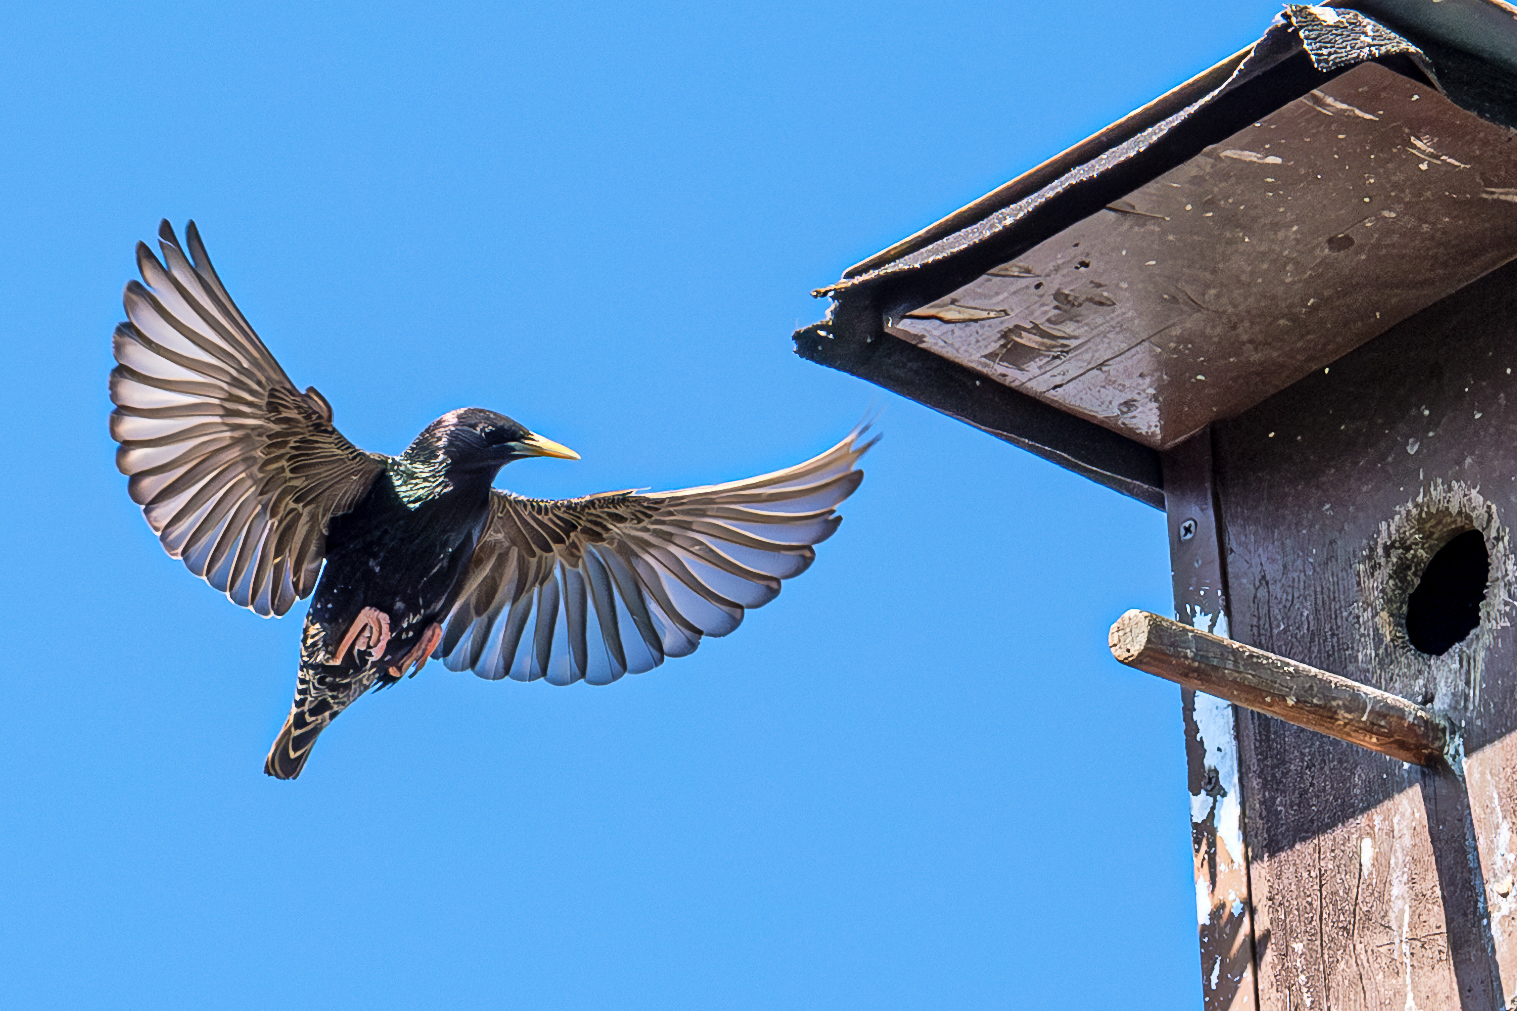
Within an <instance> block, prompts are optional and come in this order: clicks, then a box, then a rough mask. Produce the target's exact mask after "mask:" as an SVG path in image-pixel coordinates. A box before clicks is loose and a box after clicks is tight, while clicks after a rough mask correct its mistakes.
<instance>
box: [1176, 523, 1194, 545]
mask: <svg viewBox="0 0 1517 1011" xmlns="http://www.w3.org/2000/svg"><path fill="white" fill-rule="evenodd" d="M1194 536H1196V521H1195V520H1185V521H1184V522H1183V523H1181V524H1180V540H1182V541H1188V540H1190V539H1191V538H1192V537H1194Z"/></svg>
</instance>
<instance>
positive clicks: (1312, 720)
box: [1108, 610, 1449, 765]
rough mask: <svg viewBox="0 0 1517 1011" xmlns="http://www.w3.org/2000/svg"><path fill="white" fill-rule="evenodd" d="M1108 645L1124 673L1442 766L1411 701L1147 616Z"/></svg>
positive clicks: (1130, 616)
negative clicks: (1129, 670)
mask: <svg viewBox="0 0 1517 1011" xmlns="http://www.w3.org/2000/svg"><path fill="white" fill-rule="evenodd" d="M1108 641H1109V643H1110V646H1111V654H1112V656H1114V657H1116V658H1117V660H1118V661H1120V662H1121V663H1125V664H1127V665H1128V666H1129V667H1136V668H1137V669H1139V670H1142V671H1146V672H1148V673H1149V674H1154V675H1156V676H1158V677H1161V678H1165V679H1167V680H1169V681H1173V682H1175V683H1176V684H1179V685H1183V686H1184V687H1186V688H1193V689H1195V690H1196V691H1203V692H1206V693H1207V694H1208V695H1215V696H1217V697H1218V698H1223V699H1226V700H1227V701H1229V702H1232V703H1234V704H1236V705H1240V706H1244V707H1246V708H1248V709H1252V710H1254V711H1255V712H1259V713H1266V714H1268V715H1270V716H1274V717H1277V718H1279V719H1282V720H1285V721H1286V722H1287V723H1294V724H1295V725H1296V726H1298V727H1305V728H1307V729H1308V730H1315V731H1316V732H1317V733H1319V734H1327V735H1328V736H1330V737H1336V738H1338V739H1339V740H1341V741H1348V742H1349V743H1350V744H1357V745H1359V746H1360V747H1361V748H1368V749H1369V750H1370V751H1378V752H1380V753H1381V754H1382V755H1390V756H1391V757H1392V758H1399V759H1401V761H1403V762H1411V763H1413V764H1416V765H1426V764H1428V763H1430V762H1434V761H1438V760H1441V759H1442V758H1443V752H1444V748H1445V747H1446V746H1447V745H1448V742H1449V735H1448V730H1447V728H1446V727H1445V726H1444V724H1443V721H1442V720H1440V719H1439V718H1438V717H1436V716H1434V715H1433V714H1432V713H1431V712H1430V711H1428V710H1427V709H1424V708H1423V707H1422V706H1419V705H1417V704H1415V703H1413V702H1408V701H1407V700H1406V699H1403V698H1401V697H1399V696H1396V695H1392V694H1390V693H1389V692H1382V691H1380V690H1378V689H1376V688H1370V687H1368V686H1366V685H1361V684H1359V683H1358V682H1355V681H1350V680H1349V679H1348V678H1345V677H1339V676H1338V675H1337V674H1331V673H1329V672H1327V671H1323V670H1318V669H1317V668H1315V667H1309V666H1307V665H1306V664H1304V663H1297V662H1296V661H1294V660H1291V659H1288V658H1286V657H1283V656H1276V655H1275V654H1273V653H1266V652H1265V651H1264V650H1262V649H1255V648H1253V647H1252V646H1245V645H1243V644H1242V643H1237V642H1233V641H1232V640H1230V639H1224V638H1222V637H1221V636H1216V635H1209V634H1207V633H1206V632H1200V631H1197V630H1196V629H1193V628H1187V627H1186V626H1184V625H1181V624H1180V623H1179V622H1177V621H1174V620H1172V619H1170V618H1165V617H1162V616H1161V615H1157V614H1151V613H1149V612H1148V611H1138V610H1132V611H1128V612H1127V613H1126V614H1124V615H1122V617H1120V618H1118V619H1117V621H1116V623H1115V624H1114V625H1112V626H1111V633H1110V636H1109V640H1108Z"/></svg>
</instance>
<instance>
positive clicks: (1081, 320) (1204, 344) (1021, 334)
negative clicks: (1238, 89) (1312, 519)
mask: <svg viewBox="0 0 1517 1011" xmlns="http://www.w3.org/2000/svg"><path fill="white" fill-rule="evenodd" d="M1514 256H1517V138H1514V135H1513V134H1512V133H1511V132H1510V131H1508V130H1505V129H1503V128H1501V127H1498V126H1496V125H1494V124H1491V123H1488V122H1486V121H1484V120H1482V119H1479V118H1478V117H1476V116H1474V115H1472V114H1470V113H1468V112H1465V111H1464V110H1462V109H1460V108H1459V107H1457V106H1455V105H1454V104H1453V103H1451V102H1449V101H1448V100H1447V99H1446V98H1444V97H1443V96H1442V95H1440V94H1439V93H1438V91H1437V90H1436V89H1434V88H1432V87H1430V86H1428V85H1427V84H1425V83H1421V82H1418V81H1414V80H1411V79H1409V78H1407V77H1403V76H1401V75H1399V74H1397V73H1395V72H1393V71H1390V70H1387V69H1385V68H1384V67H1381V66H1379V65H1377V64H1373V63H1366V64H1361V65H1360V66H1357V67H1355V68H1353V69H1351V70H1348V71H1346V72H1345V73H1343V74H1341V75H1339V76H1338V77H1335V78H1333V79H1332V80H1330V81H1328V82H1327V83H1325V84H1323V85H1322V86H1321V87H1320V88H1319V89H1317V90H1315V91H1313V92H1311V93H1310V94H1308V95H1305V96H1303V97H1302V98H1299V99H1297V100H1295V101H1292V102H1289V103H1288V104H1286V105H1285V106H1283V107H1281V108H1280V109H1278V110H1276V111H1275V112H1273V113H1271V114H1270V115H1269V116H1267V117H1265V118H1264V119H1263V120H1261V121H1260V122H1257V123H1254V124H1252V125H1250V126H1248V127H1246V128H1244V129H1243V130H1241V131H1239V132H1237V133H1235V134H1233V135H1232V136H1230V137H1228V138H1227V139H1226V140H1225V141H1223V142H1221V143H1218V144H1214V145H1212V146H1211V147H1208V148H1207V149H1205V150H1204V151H1203V152H1202V153H1201V154H1199V155H1197V156H1196V157H1194V158H1192V159H1190V160H1189V161H1187V162H1185V163H1184V164H1182V165H1180V166H1178V167H1176V168H1174V169H1172V170H1170V171H1168V172H1166V173H1164V174H1163V175H1161V176H1159V177H1158V178H1156V179H1154V180H1153V181H1151V182H1149V183H1147V184H1145V185H1143V186H1140V187H1139V188H1138V189H1136V190H1134V191H1132V192H1131V193H1129V194H1128V196H1127V197H1126V198H1125V199H1123V200H1119V201H1116V202H1114V203H1112V204H1110V205H1109V206H1108V207H1107V209H1106V210H1104V211H1102V212H1099V213H1098V214H1096V215H1094V216H1092V217H1089V218H1086V219H1084V220H1083V221H1080V222H1079V223H1077V224H1075V225H1073V226H1072V227H1069V228H1067V229H1065V230H1063V231H1062V232H1060V233H1058V234H1057V235H1055V236H1053V237H1052V238H1049V239H1047V240H1046V241H1043V242H1041V243H1039V244H1038V245H1036V246H1034V247H1033V248H1032V249H1030V250H1028V251H1027V252H1026V253H1024V254H1022V255H1020V256H1018V257H1017V258H1016V259H1015V260H1013V261H1010V262H1007V263H1004V264H1002V265H1000V266H998V267H996V268H994V269H992V270H990V271H989V272H988V273H986V274H984V275H982V276H981V277H979V278H977V279H976V280H974V281H972V282H970V283H969V284H967V285H964V286H963V287H961V288H959V289H958V290H956V291H954V292H951V293H950V294H948V295H946V296H945V297H943V298H940V299H938V300H937V301H935V302H933V303H931V304H929V305H925V306H922V307H920V308H918V309H915V310H913V311H911V312H908V313H906V314H904V315H902V316H900V317H899V318H892V319H887V320H886V321H885V329H886V330H887V331H888V332H889V333H891V334H893V335H895V336H896V337H899V338H901V339H902V340H906V341H908V342H910V343H913V344H916V345H918V346H920V347H923V348H926V349H928V350H931V351H933V352H935V353H936V354H939V355H942V356H944V357H946V358H949V359H951V360H953V361H956V362H958V363H960V364H962V365H965V366H968V367H969V368H971V369H974V370H975V371H977V372H979V373H982V374H984V375H986V376H990V377H992V378H994V379H995V380H997V381H999V382H1001V383H1004V384H1006V385H1008V386H1011V387H1013V388H1015V389H1018V390H1021V391H1022V392H1025V393H1029V394H1031V395H1033V396H1035V397H1037V398H1039V399H1041V400H1043V401H1045V402H1047V403H1050V404H1053V405H1054V406H1057V407H1059V408H1061V409H1063V410H1066V411H1069V412H1071V413H1073V414H1077V415H1079V416H1081V417H1084V418H1088V419H1089V420H1091V421H1094V422H1097V423H1098V424H1101V425H1104V426H1106V427H1108V428H1111V429H1113V430H1115V431H1117V432H1120V433H1122V434H1124V435H1127V436H1129V437H1131V438H1133V439H1135V440H1137V441H1139V442H1141V443H1143V444H1145V445H1148V446H1150V447H1153V448H1156V449H1167V448H1169V447H1172V446H1174V445H1176V444H1177V443H1179V442H1181V441H1183V440H1184V439H1185V438H1187V437H1189V436H1190V435H1192V434H1194V433H1195V432H1196V431H1198V430H1200V429H1201V428H1202V427H1204V426H1205V425H1207V424H1210V423H1212V422H1213V421H1215V420H1217V419H1220V418H1226V417H1231V416H1233V415H1236V414H1238V413H1239V412H1241V411H1243V410H1245V409H1247V408H1248V407H1251V406H1253V405H1254V404H1257V403H1258V402H1259V401H1261V400H1263V399H1264V398H1265V397H1267V396H1269V395H1270V394H1273V393H1275V392H1277V391H1279V390H1281V389H1284V388H1285V387H1287V386H1289V385H1290V384H1291V383H1293V382H1295V381H1297V380H1298V379H1301V378H1302V377H1303V376H1305V375H1307V374H1309V373H1310V372H1312V371H1313V370H1316V369H1321V368H1322V367H1323V366H1324V365H1326V364H1328V363H1330V362H1332V361H1334V360H1335V359H1337V358H1339V357H1341V356H1342V355H1343V354H1345V353H1347V352H1348V351H1350V350H1352V349H1353V348H1355V347H1357V346H1359V345H1360V344H1362V343H1364V342H1365V341H1366V340H1369V339H1370V338H1371V337H1374V336H1375V335H1377V334H1379V333H1381V332H1383V331H1385V330H1386V329H1387V328H1389V327H1390V326H1392V325H1393V324H1395V323H1397V322H1399V321H1401V320H1403V319H1405V318H1406V317H1408V316H1409V315H1411V314H1412V313H1414V312H1417V311H1418V310H1420V309H1422V308H1423V307H1425V306H1427V305H1429V304H1431V303H1433V302H1435V301H1437V300H1438V299H1440V298H1442V297H1444V296H1445V295H1448V294H1449V293H1451V292H1453V291H1456V290H1457V289H1459V288H1461V287H1462V286H1464V285H1465V284H1467V283H1469V282H1470V281H1472V280H1474V279H1475V278H1478V277H1480V276H1482V275H1483V274H1485V273H1487V272H1489V271H1491V270H1493V269H1495V268H1496V267H1498V266H1500V265H1501V264H1503V263H1505V262H1507V261H1508V260H1510V259H1512V258H1513V257H1514Z"/></svg>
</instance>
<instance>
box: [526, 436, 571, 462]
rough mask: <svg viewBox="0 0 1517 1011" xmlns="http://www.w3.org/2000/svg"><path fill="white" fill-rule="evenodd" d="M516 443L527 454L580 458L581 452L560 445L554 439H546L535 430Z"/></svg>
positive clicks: (563, 458)
mask: <svg viewBox="0 0 1517 1011" xmlns="http://www.w3.org/2000/svg"><path fill="white" fill-rule="evenodd" d="M516 445H518V446H520V447H521V448H522V449H523V450H525V451H526V455H527V456H551V457H556V458H557V459H559V460H578V459H579V454H578V453H576V452H574V450H572V449H570V448H569V447H568V446H560V445H559V444H558V443H556V442H554V441H553V440H552V439H544V438H543V437H542V436H540V435H538V434H537V433H535V432H534V433H532V434H531V435H529V436H527V437H526V438H525V439H522V440H521V441H519V442H518V443H516Z"/></svg>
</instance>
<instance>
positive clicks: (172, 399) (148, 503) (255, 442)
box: [111, 221, 384, 615]
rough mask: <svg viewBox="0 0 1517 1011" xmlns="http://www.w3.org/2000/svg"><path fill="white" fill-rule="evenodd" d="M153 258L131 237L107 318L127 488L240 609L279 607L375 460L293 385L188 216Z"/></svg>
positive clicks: (175, 548) (115, 423)
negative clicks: (133, 252) (133, 272)
mask: <svg viewBox="0 0 1517 1011" xmlns="http://www.w3.org/2000/svg"><path fill="white" fill-rule="evenodd" d="M158 237H159V246H160V248H161V249H162V251H163V261H162V262H160V261H159V260H158V258H157V257H156V256H154V255H153V252H152V250H150V249H149V248H148V247H147V245H146V244H143V243H139V244H138V246H137V265H138V268H139V269H140V270H141V272H142V280H143V282H144V283H143V284H139V283H138V282H136V281H132V282H131V283H129V284H128V285H127V286H126V294H125V296H124V301H125V304H126V314H127V319H128V322H125V323H122V324H121V325H120V326H118V327H117V328H116V334H115V342H114V344H115V352H116V360H117V361H118V362H120V364H119V365H118V366H117V367H116V368H115V369H114V370H113V371H112V372H111V400H112V401H113V402H114V403H115V404H116V410H115V411H113V412H112V413H111V435H112V436H113V437H114V438H115V439H116V440H117V441H118V442H120V443H121V448H120V449H119V450H118V451H117V453H116V463H117V466H118V467H120V469H121V472H122V473H124V474H126V475H127V476H128V477H129V478H130V481H129V482H128V489H129V491H130V493H131V496H132V500H133V501H135V502H137V503H138V504H140V505H141V506H142V512H143V515H145V516H146V517H147V521H148V524H149V525H150V526H152V528H153V531H154V533H156V534H158V536H159V539H160V540H161V541H162V542H163V546H164V548H165V549H166V550H167V551H168V553H169V554H170V555H172V556H174V557H175V558H179V559H182V560H183V561H184V563H185V565H186V566H188V567H189V569H190V571H191V572H193V573H195V575H197V576H201V577H203V578H204V579H205V580H206V581H207V582H209V583H210V584H211V585H212V586H214V587H215V588H216V589H218V590H223V591H225V592H226V594H227V595H228V596H229V597H231V599H232V600H233V601H234V602H236V603H238V604H241V605H242V606H244V607H250V608H252V609H253V610H254V611H257V612H258V613H259V614H262V615H271V614H283V613H284V612H285V611H287V610H289V608H290V606H291V605H292V604H293V603H294V602H295V601H296V600H297V599H298V598H300V597H304V596H306V595H307V594H309V593H310V592H311V591H312V590H313V589H314V588H315V586H316V578H317V576H318V575H319V573H320V570H321V562H322V558H323V556H324V554H325V550H326V529H327V523H328V521H329V520H330V519H331V517H333V516H334V515H337V514H338V513H342V512H345V511H346V510H348V509H350V508H352V507H353V505H354V504H356V503H357V501H358V500H359V499H360V498H361V497H362V496H363V495H364V493H365V492H366V491H367V490H368V488H369V486H370V485H371V484H372V483H373V481H374V478H375V476H376V475H378V474H379V473H380V472H381V471H383V470H384V462H383V460H384V458H383V457H378V456H374V455H371V454H367V453H364V452H362V451H360V450H358V449H357V448H356V447H354V446H353V444H352V443H350V442H348V440H347V439H345V438H343V436H342V434H341V433H339V432H338V431H337V429H336V428H334V427H333V426H332V409H331V407H330V406H328V404H327V402H326V400H325V399H324V398H323V397H322V396H321V394H320V393H317V392H316V390H315V389H314V388H313V389H307V390H306V392H304V393H301V392H300V391H299V390H297V389H296V388H295V385H294V384H293V383H291V382H290V379H289V377H288V376H286V375H285V373H284V370H283V369H282V368H280V366H279V363H278V362H277V361H275V360H274V356H273V355H271V354H270V353H269V350H268V348H266V347H264V345H263V342H262V341H261V340H259V339H258V335H257V334H256V333H254V332H253V328H252V327H251V326H249V325H248V322H247V320H246V319H244V318H243V315H242V313H241V312H239V311H238V309H237V306H236V305H235V304H233V302H232V299H231V296H230V295H228V294H227V292H226V288H224V287H223V286H222V284H221V279H220V278H218V277H217V276H216V271H215V270H214V269H213V268H212V266H211V261H210V259H209V258H208V257H207V256H206V254H205V247H204V246H203V245H202V244H201V242H200V236H199V234H198V232H197V231H196V229H195V225H194V222H191V223H190V225H189V227H188V228H187V229H186V230H185V239H186V245H187V246H188V247H189V257H186V256H185V253H184V251H183V250H182V249H181V248H180V246H179V242H178V240H177V239H176V238H175V236H174V232H173V229H172V228H170V227H169V224H168V222H167V221H165V222H164V223H163V224H162V226H161V227H160V228H159V232H158Z"/></svg>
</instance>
